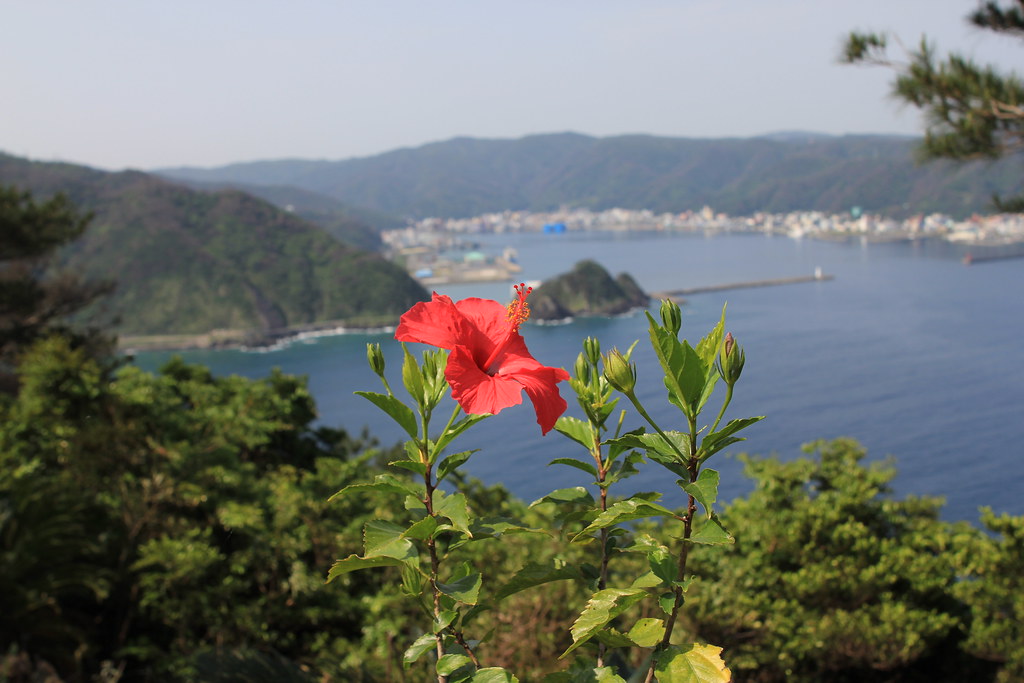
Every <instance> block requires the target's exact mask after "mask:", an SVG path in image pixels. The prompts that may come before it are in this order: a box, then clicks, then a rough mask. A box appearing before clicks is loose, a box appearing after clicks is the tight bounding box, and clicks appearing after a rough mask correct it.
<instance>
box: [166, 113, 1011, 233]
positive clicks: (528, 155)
mask: <svg viewBox="0 0 1024 683" xmlns="http://www.w3.org/2000/svg"><path fill="white" fill-rule="evenodd" d="M917 141H918V138H915V137H912V136H904V135H868V134H851V135H836V136H831V135H826V134H815V133H808V132H802V131H783V132H779V133H771V134H767V135H764V136H758V137H751V138H670V137H662V136H654V135H645V134H631V135H619V136H612V137H603V138H600V137H593V136H588V135H583V134H580V133H548V134H538V135H530V136H525V137H522V138H516V139H487V138H472V137H466V136H461V137H457V138H452V139H450V140H445V141H440V142H432V143H427V144H425V145H421V146H419V147H406V148H401V149H396V150H392V151H389V152H384V153H382V154H378V155H374V156H369V157H358V158H352V159H347V160H341V161H323V160H318V161H298V160H288V161H274V160H267V161H250V162H245V163H243V164H232V165H227V166H221V167H214V168H206V169H200V168H191V167H178V168H176V169H158V170H157V171H155V172H156V173H159V174H161V175H165V176H167V177H172V178H176V179H178V180H181V179H187V180H206V181H211V180H217V181H228V182H245V183H252V184H275V185H291V186H294V187H299V188H301V189H304V190H307V191H310V192H315V193H318V194H323V195H327V196H330V197H333V198H334V199H336V200H339V201H342V202H345V203H347V204H351V205H354V206H360V207H364V208H368V209H372V210H375V211H380V212H384V213H386V214H393V215H399V216H405V217H407V218H425V217H430V216H438V217H452V218H458V217H468V216H473V215H478V214H481V213H490V212H495V211H504V210H530V211H550V210H556V209H559V208H575V207H579V208H589V209H595V210H600V209H607V208H613V207H621V208H633V209H651V210H653V211H656V212H673V213H675V212H681V211H685V210H696V209H700V208H702V207H703V206H705V205H708V206H712V207H713V208H715V209H716V210H719V211H724V212H726V213H730V214H733V215H749V214H752V213H756V212H759V211H766V212H771V213H781V212H787V211H799V210H821V211H830V212H841V211H848V210H849V209H850V208H852V207H853V206H859V207H861V208H862V209H863V210H865V211H868V212H872V213H882V214H886V215H891V216H893V217H900V216H906V215H909V214H913V213H932V212H942V213H948V214H950V215H953V216H956V217H963V216H966V215H969V214H971V213H975V212H981V211H985V210H987V209H988V208H989V206H988V204H989V200H990V197H991V195H992V194H993V193H999V194H1013V193H1014V192H1015V190H1016V187H1017V181H1018V178H1019V169H1018V168H1016V167H1015V165H1014V164H1013V162H1012V160H1002V161H998V162H973V163H969V164H954V163H951V162H942V161H938V162H932V163H929V164H927V165H918V164H917V163H916V162H915V156H914V148H915V145H916V143H917Z"/></svg>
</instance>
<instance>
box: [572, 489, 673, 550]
mask: <svg viewBox="0 0 1024 683" xmlns="http://www.w3.org/2000/svg"><path fill="white" fill-rule="evenodd" d="M675 516H676V515H675V513H674V512H672V511H671V510H669V509H668V508H666V507H663V506H661V505H658V504H657V503H654V502H652V501H649V500H643V499H637V498H629V499H627V500H620V501H617V502H615V503H613V504H612V505H610V506H608V509H607V510H605V511H604V512H602V513H601V514H599V515H598V516H597V517H595V518H594V521H593V522H591V523H590V524H589V525H588V526H587V528H585V529H584V530H583V531H581V532H579V533H578V534H576V536H574V537H573V539H572V540H573V542H576V541H577V540H579V539H580V538H581V537H583V536H586V535H588V534H590V533H591V532H593V531H596V530H598V529H606V528H608V527H610V526H615V525H616V524H621V523H622V522H629V521H632V520H634V519H645V518H647V517H675Z"/></svg>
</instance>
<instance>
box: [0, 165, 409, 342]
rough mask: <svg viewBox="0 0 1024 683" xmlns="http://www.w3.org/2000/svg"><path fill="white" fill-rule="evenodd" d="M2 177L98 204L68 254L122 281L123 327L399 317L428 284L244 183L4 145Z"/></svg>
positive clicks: (169, 328) (253, 326)
mask: <svg viewBox="0 0 1024 683" xmlns="http://www.w3.org/2000/svg"><path fill="white" fill-rule="evenodd" d="M0 182H11V183H17V184H19V185H20V186H22V187H25V188H28V189H29V190H31V191H33V193H34V194H35V195H36V196H37V197H44V198H45V197H48V196H51V195H53V194H54V193H56V192H58V191H60V192H64V193H65V194H66V195H67V196H68V197H69V198H70V199H71V200H72V201H73V202H75V204H76V205H77V206H79V207H82V209H83V210H86V209H87V210H91V211H92V212H93V213H94V216H95V217H94V219H93V222H92V225H91V227H90V229H89V230H88V231H87V232H86V233H85V234H84V235H82V236H81V237H80V238H79V239H78V240H77V241H76V242H75V244H74V246H73V247H72V248H70V249H67V250H65V251H63V252H62V254H61V256H62V263H63V265H65V266H67V267H72V268H76V269H78V270H80V271H81V272H83V273H84V274H85V275H86V276H90V277H92V278H94V279H107V278H113V279H116V280H117V283H118V286H117V288H116V290H115V291H114V293H113V294H112V295H111V297H110V298H109V300H108V302H107V303H108V305H109V306H110V307H111V309H113V310H114V311H116V312H117V313H118V314H119V316H120V318H121V325H120V328H119V331H120V332H121V333H122V334H189V333H204V332H209V331H211V330H218V329H219V330H223V329H237V330H272V329H277V328H283V327H287V326H294V325H303V324H308V323H315V322H323V321H344V322H345V323H347V324H350V325H356V326H359V325H363V326H371V325H379V324H382V323H385V322H394V321H395V320H397V318H398V316H399V315H400V314H401V312H402V311H404V310H406V309H407V308H408V307H409V306H411V305H412V304H413V303H414V302H416V301H418V300H421V299H424V298H426V296H427V294H426V292H425V291H424V290H423V288H422V287H420V285H419V284H417V283H416V282H415V281H414V280H413V279H412V278H410V277H409V275H408V274H406V273H405V272H404V271H403V270H402V269H401V268H399V267H398V266H396V265H394V264H392V263H390V262H388V261H386V260H385V259H384V258H383V257H381V256H380V255H378V254H375V253H371V252H367V251H363V250H360V249H354V248H351V247H347V246H345V245H344V244H342V243H341V242H339V241H337V240H336V239H334V238H332V237H331V236H330V235H329V234H327V233H326V232H325V231H324V230H323V229H321V228H318V227H316V226H314V225H312V224H310V223H307V222H305V221H303V220H301V219H299V218H297V217H295V216H293V215H291V214H289V213H287V212H285V211H282V210H280V209H277V208H275V207H274V206H272V205H270V204H268V203H266V202H264V201H261V200H258V199H255V198H253V197H250V196H249V195H246V194H244V193H242V192H238V191H221V192H214V193H210V192H198V191H194V190H189V189H187V188H184V187H181V186H179V185H175V184H172V183H169V182H166V181H164V180H160V179H158V178H156V177H155V176H149V175H146V174H143V173H138V172H124V173H104V172H100V171H93V170H90V169H86V168H83V167H78V166H71V165H68V164H49V163H32V162H28V161H24V160H21V159H17V158H14V157H10V156H5V155H0Z"/></svg>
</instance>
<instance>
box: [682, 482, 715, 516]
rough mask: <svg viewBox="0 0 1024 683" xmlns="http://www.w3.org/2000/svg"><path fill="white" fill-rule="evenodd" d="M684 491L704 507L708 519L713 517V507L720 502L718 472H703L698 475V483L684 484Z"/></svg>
mask: <svg viewBox="0 0 1024 683" xmlns="http://www.w3.org/2000/svg"><path fill="white" fill-rule="evenodd" d="M683 490H684V491H686V492H687V493H689V494H690V495H691V496H693V497H694V498H695V499H696V500H697V502H698V503H700V504H701V505H703V506H704V511H705V512H706V513H707V516H708V518H710V517H711V513H712V509H711V507H712V506H713V505H714V504H715V501H716V500H718V472H716V471H715V470H701V472H700V474H699V475H697V481H695V482H692V483H689V484H688V483H685V482H684V483H683Z"/></svg>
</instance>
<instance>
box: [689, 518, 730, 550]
mask: <svg viewBox="0 0 1024 683" xmlns="http://www.w3.org/2000/svg"><path fill="white" fill-rule="evenodd" d="M690 541H691V542H692V543H703V544H704V545H728V544H730V543H735V542H736V539H734V538H733V537H732V536H731V535H730V534H729V532H728V531H727V530H726V529H725V527H724V526H722V523H721V522H720V521H719V519H718V515H716V514H714V513H711V517H709V518H708V519H706V520H705V521H704V523H703V524H701V525H700V526H698V527H697V530H696V531H694V532H693V534H692V535H691V536H690Z"/></svg>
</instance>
